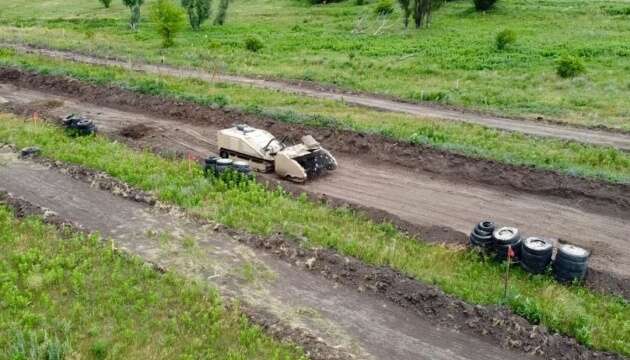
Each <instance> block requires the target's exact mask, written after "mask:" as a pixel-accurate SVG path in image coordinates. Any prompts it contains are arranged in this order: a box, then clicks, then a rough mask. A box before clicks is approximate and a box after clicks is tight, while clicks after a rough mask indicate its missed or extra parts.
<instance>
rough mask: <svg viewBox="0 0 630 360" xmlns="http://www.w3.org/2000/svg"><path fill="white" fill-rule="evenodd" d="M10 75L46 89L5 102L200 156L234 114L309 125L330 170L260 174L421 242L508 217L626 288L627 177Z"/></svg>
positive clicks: (600, 279) (461, 237)
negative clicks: (76, 116) (313, 176)
mask: <svg viewBox="0 0 630 360" xmlns="http://www.w3.org/2000/svg"><path fill="white" fill-rule="evenodd" d="M15 76H16V77H18V78H19V79H20V80H19V81H17V83H19V84H20V85H23V86H24V85H26V86H28V87H32V88H37V87H42V88H43V89H45V91H38V90H32V89H30V88H25V87H21V88H19V87H16V86H15V85H12V84H9V83H5V84H3V85H2V86H0V97H2V98H4V99H5V101H7V102H8V103H10V104H12V106H14V107H15V109H16V111H25V112H32V111H39V112H41V113H42V114H48V115H50V116H52V117H57V118H59V117H62V116H65V115H67V114H68V113H81V114H84V115H86V116H88V117H91V118H92V119H94V120H95V122H96V124H97V126H98V127H99V129H100V131H102V132H103V133H105V134H108V135H110V136H114V137H118V138H120V139H123V140H125V141H126V142H128V143H130V144H131V145H133V146H136V147H140V148H149V149H152V150H154V151H157V152H161V153H170V154H180V155H190V156H195V157H199V158H202V157H205V156H207V155H208V154H211V153H213V152H215V151H216V150H217V149H216V145H215V139H216V131H217V130H219V129H221V128H223V127H225V126H231V125H233V124H234V123H237V122H248V123H250V124H251V125H254V126H259V127H263V128H267V129H269V130H270V131H272V132H273V133H275V134H284V135H290V136H291V137H292V138H299V136H300V135H302V134H304V133H307V132H309V133H313V135H315V136H316V138H318V139H320V140H321V141H322V143H323V144H324V146H326V147H327V148H329V149H331V150H333V151H334V153H335V155H336V157H337V158H338V160H339V163H340V164H341V165H340V167H339V169H338V170H337V171H336V172H334V173H331V174H329V175H328V176H325V177H322V178H320V179H317V180H316V181H312V182H309V183H307V184H306V185H304V186H296V185H293V184H291V183H288V182H285V181H280V180H278V179H277V178H276V177H275V176H274V175H273V174H268V175H266V176H264V177H263V178H264V179H266V180H267V181H270V182H274V183H277V182H279V183H281V184H282V185H283V186H285V187H286V188H287V189H289V190H290V191H293V192H308V193H309V194H311V195H312V196H314V197H317V198H326V199H328V200H329V201H331V202H333V203H335V202H340V203H349V204H353V205H357V206H358V207H360V208H363V209H365V210H367V211H368V212H370V213H372V215H374V217H377V218H379V217H380V218H383V219H385V220H393V222H394V223H397V224H400V225H402V226H401V227H402V228H405V229H411V230H413V231H412V232H414V231H415V230H417V233H418V235H420V237H426V238H428V239H429V240H434V241H439V240H440V239H442V240H444V241H455V242H465V241H466V236H465V233H467V232H469V231H470V230H471V229H472V227H473V225H474V224H475V223H476V222H478V221H479V220H481V219H483V218H490V219H493V220H495V221H496V222H497V223H499V224H505V225H513V226H517V227H519V228H520V229H521V230H522V231H523V232H524V233H525V234H526V235H536V236H543V237H547V238H550V239H552V240H554V241H556V242H562V241H566V242H571V243H575V244H578V245H581V246H584V247H586V248H588V249H590V250H592V252H593V256H592V258H591V270H592V271H590V275H589V281H588V283H589V284H590V285H592V286H594V287H596V288H599V289H604V290H611V291H613V292H616V293H621V294H623V295H624V296H626V297H627V292H628V288H629V286H628V279H630V276H629V275H630V254H629V252H630V250H628V247H627V238H626V234H628V233H629V232H630V187H629V186H628V185H624V184H610V183H605V182H600V181H596V180H587V179H582V178H576V177H571V176H568V175H562V174H558V173H553V172H544V171H537V170H534V169H531V168H527V167H516V166H508V165H503V164H499V163H496V162H492V161H485V160H476V159H470V158H466V157H463V156H460V155H453V154H449V153H444V152H439V151H436V150H431V149H426V148H419V147H417V146H415V147H412V146H406V145H405V144H398V143H393V142H388V141H387V140H385V139H383V138H379V137H376V136H373V137H370V136H364V135H358V134H354V133H349V132H344V131H334V130H328V129H314V128H306V127H303V126H290V125H286V124H278V123H276V122H273V121H272V120H269V119H264V118H256V117H253V116H245V115H243V114H239V113H238V112H234V111H231V112H225V111H223V110H213V109H209V108H203V107H199V106H196V105H192V104H187V103H182V102H169V101H167V100H163V99H159V98H154V97H150V96H143V95H135V96H133V94H131V93H129V92H124V91H123V90H120V89H118V90H117V89H115V88H97V87H94V86H90V85H85V84H81V83H79V82H76V81H72V80H59V79H57V78H47V77H42V76H37V75H28V76H27V75H22V74H19V73H18V74H17V75H15ZM3 77H4V78H5V79H6V78H9V77H10V76H7V75H6V74H5V75H3ZM24 78H27V80H24ZM64 81H65V82H64ZM14 83H15V81H14ZM59 94H63V95H59Z"/></svg>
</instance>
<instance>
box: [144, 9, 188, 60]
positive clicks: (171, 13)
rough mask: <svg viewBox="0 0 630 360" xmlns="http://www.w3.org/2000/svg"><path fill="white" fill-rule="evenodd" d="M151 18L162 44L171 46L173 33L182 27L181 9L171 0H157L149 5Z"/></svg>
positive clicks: (182, 14) (182, 16) (182, 15)
mask: <svg viewBox="0 0 630 360" xmlns="http://www.w3.org/2000/svg"><path fill="white" fill-rule="evenodd" d="M151 20H152V21H153V23H154V24H155V27H156V29H157V32H158V34H160V36H161V37H162V46H163V47H165V48H166V47H171V46H173V44H174V43H175V42H174V41H173V39H174V38H175V34H177V32H179V31H181V30H182V28H183V27H184V21H185V20H184V13H183V11H182V10H181V9H180V8H179V7H178V6H177V5H175V4H173V3H172V2H171V0H157V1H156V2H155V3H154V4H153V5H152V6H151Z"/></svg>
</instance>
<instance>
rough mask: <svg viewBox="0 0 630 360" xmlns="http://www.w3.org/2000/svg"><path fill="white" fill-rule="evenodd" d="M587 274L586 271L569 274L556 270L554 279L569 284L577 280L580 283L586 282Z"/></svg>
mask: <svg viewBox="0 0 630 360" xmlns="http://www.w3.org/2000/svg"><path fill="white" fill-rule="evenodd" d="M586 272H587V270H586V269H584V271H580V272H569V271H563V270H558V269H554V271H553V276H554V278H556V280H558V281H560V282H565V283H567V282H573V281H575V280H578V281H582V280H584V278H585V277H586Z"/></svg>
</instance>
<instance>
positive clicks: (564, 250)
mask: <svg viewBox="0 0 630 360" xmlns="http://www.w3.org/2000/svg"><path fill="white" fill-rule="evenodd" d="M590 255H591V254H590V252H589V251H588V250H586V249H583V248H581V247H579V246H575V245H569V244H565V245H562V246H560V247H559V248H558V253H557V254H556V259H566V260H569V261H573V262H577V263H582V262H586V261H587V260H588V257H589V256H590Z"/></svg>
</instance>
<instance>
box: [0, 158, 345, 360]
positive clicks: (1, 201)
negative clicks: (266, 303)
mask: <svg viewBox="0 0 630 360" xmlns="http://www.w3.org/2000/svg"><path fill="white" fill-rule="evenodd" d="M58 165H59V164H58ZM60 168H61V169H64V168H65V169H67V170H69V171H77V170H78V172H79V173H81V174H82V175H83V176H82V178H81V179H82V180H87V179H89V178H90V176H89V174H92V175H93V177H92V180H93V181H97V182H98V184H99V186H100V187H101V189H107V188H110V189H114V188H116V187H120V186H122V187H128V186H127V185H126V184H123V183H120V182H117V181H106V180H105V179H107V175H105V174H102V173H93V172H91V171H89V170H84V171H80V170H79V169H78V168H77V167H75V166H70V167H64V166H60ZM136 191H137V192H140V191H138V190H136ZM118 195H120V194H118ZM0 205H6V206H8V207H9V208H11V209H12V210H13V212H14V214H15V216H16V217H18V218H25V217H28V216H39V217H42V218H43V220H44V221H45V222H46V223H47V224H51V225H54V226H56V227H57V228H59V229H69V230H71V231H74V232H84V233H88V232H89V229H85V228H84V227H83V226H81V225H80V224H75V223H72V222H71V221H68V220H66V219H63V218H62V217H60V216H59V215H57V214H56V213H53V212H51V211H50V210H48V209H44V208H42V207H40V206H37V205H34V204H32V203H30V202H28V201H27V200H24V199H23V198H19V197H15V196H13V195H11V194H8V193H6V192H2V191H0ZM121 255H126V254H125V253H121ZM147 264H148V265H150V266H152V267H153V268H154V269H155V270H156V271H158V272H160V273H164V272H165V271H166V270H165V269H164V268H162V267H161V266H159V265H156V264H155V263H153V262H150V261H147ZM228 306H233V305H231V304H228ZM237 306H238V311H239V312H241V313H242V314H244V315H245V316H246V317H247V319H248V320H249V321H250V322H251V323H253V324H256V325H258V326H260V327H261V328H262V329H263V330H264V331H265V332H266V333H267V334H268V335H270V336H272V337H273V338H274V339H276V340H278V341H282V342H289V343H293V344H296V345H298V346H300V347H301V348H302V349H304V351H305V353H307V354H308V355H309V358H310V359H313V360H351V359H353V357H352V356H351V355H350V354H347V353H344V352H343V351H340V350H339V349H334V348H332V347H330V346H328V345H327V344H326V343H324V342H323V341H322V340H321V339H318V338H317V337H315V336H313V335H312V334H309V333H307V332H306V331H304V330H302V329H299V328H293V327H290V326H287V325H286V324H285V323H283V322H282V321H281V320H280V319H278V318H277V317H276V316H275V315H273V314H271V313H268V312H265V311H262V310H260V309H254V308H251V307H248V306H247V305H246V304H243V303H240V304H237Z"/></svg>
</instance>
